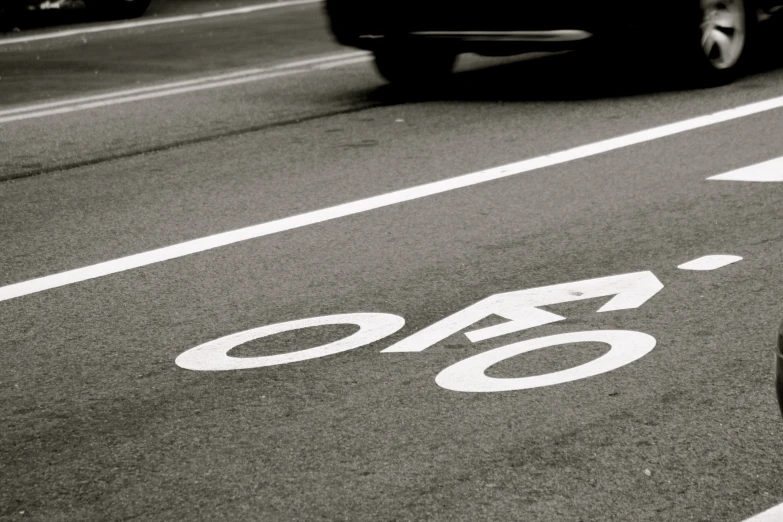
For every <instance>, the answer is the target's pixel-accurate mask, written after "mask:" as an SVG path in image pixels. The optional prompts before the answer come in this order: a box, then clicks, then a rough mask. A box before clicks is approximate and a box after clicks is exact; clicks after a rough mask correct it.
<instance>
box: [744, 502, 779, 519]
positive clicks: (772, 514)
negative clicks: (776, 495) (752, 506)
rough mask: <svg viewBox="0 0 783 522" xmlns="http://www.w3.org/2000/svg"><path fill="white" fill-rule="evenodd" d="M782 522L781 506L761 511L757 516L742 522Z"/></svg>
mask: <svg viewBox="0 0 783 522" xmlns="http://www.w3.org/2000/svg"><path fill="white" fill-rule="evenodd" d="M781 520H783V504H778V505H777V506H775V507H773V508H770V509H768V510H766V511H762V512H761V513H759V514H758V515H755V516H752V517H750V518H748V519H746V520H744V521H743V522H780V521H781Z"/></svg>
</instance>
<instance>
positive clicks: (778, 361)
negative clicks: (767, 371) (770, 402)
mask: <svg viewBox="0 0 783 522" xmlns="http://www.w3.org/2000/svg"><path fill="white" fill-rule="evenodd" d="M775 354H776V357H775V388H776V389H777V391H778V404H779V405H780V413H781V415H783V323H781V325H780V330H779V332H778V346H777V350H775Z"/></svg>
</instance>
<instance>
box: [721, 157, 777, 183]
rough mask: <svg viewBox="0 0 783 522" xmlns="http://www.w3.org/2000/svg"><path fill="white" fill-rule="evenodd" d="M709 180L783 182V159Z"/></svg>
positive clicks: (744, 168) (726, 173)
mask: <svg viewBox="0 0 783 522" xmlns="http://www.w3.org/2000/svg"><path fill="white" fill-rule="evenodd" d="M707 179H714V180H725V181H756V182H766V183H775V182H777V183H780V182H783V158H776V159H773V160H769V161H765V162H764V163H757V164H756V165H751V166H749V167H743V168H741V169H737V170H732V171H730V172H725V173H723V174H718V175H717V176H711V177H709V178H707Z"/></svg>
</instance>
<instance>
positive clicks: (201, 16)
mask: <svg viewBox="0 0 783 522" xmlns="http://www.w3.org/2000/svg"><path fill="white" fill-rule="evenodd" d="M320 2H321V0H287V1H284V2H270V3H264V4H256V5H249V6H245V7H238V8H234V9H222V10H220V11H209V12H206V13H197V14H191V15H180V16H167V17H163V18H147V19H143V20H137V21H133V22H122V23H117V24H108V25H99V26H92V27H82V28H79V29H69V30H67V31H57V32H56V33H44V34H34V35H29V36H17V37H14V38H0V46H1V45H12V44H20V43H29V42H37V41H40V40H52V39H55V38H65V37H67V36H79V35H84V34H92V33H104V32H108V31H121V30H123V29H135V28H137V27H149V26H152V25H164V24H174V23H179V22H189V21H192V20H205V19H208V18H217V17H221V16H231V15H239V14H249V13H254V12H256V11H265V10H267V9H278V8H280V7H292V6H297V5H306V4H317V3H320Z"/></svg>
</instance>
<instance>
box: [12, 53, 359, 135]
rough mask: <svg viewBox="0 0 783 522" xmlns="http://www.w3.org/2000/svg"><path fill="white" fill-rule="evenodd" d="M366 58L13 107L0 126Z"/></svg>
mask: <svg viewBox="0 0 783 522" xmlns="http://www.w3.org/2000/svg"><path fill="white" fill-rule="evenodd" d="M369 59H370V57H369V53H366V52H364V51H361V52H349V53H340V54H335V55H330V56H325V57H321V58H313V59H310V60H299V61H296V62H289V63H286V64H281V65H276V66H273V67H267V68H255V69H245V70H243V71H237V72H233V73H227V74H220V75H215V76H207V77H203V78H196V79H192V80H184V81H180V82H173V83H166V84H161V85H152V86H149V87H139V88H137V89H126V90H122V91H115V92H111V93H106V94H97V95H92V96H84V97H81V98H71V99H67V100H60V101H56V102H48V103H40V104H35V105H27V106H24V107H16V108H13V109H6V110H4V111H0V123H9V122H14V121H21V120H29V119H33V118H42V117H44V116H53V115H56V114H64V113H68V112H76V111H83V110H86V109H94V108H96V107H106V106H109V105H118V104H121V103H129V102H134V101H139V100H149V99H152V98H162V97H164V96H172V95H175V94H183V93H188V92H195V91H203V90H207V89H215V88H217V87H227V86H230V85H238V84H242V83H250V82H257V81H260V80H267V79H269V78H277V77H280V76H290V75H293V74H301V73H306V72H310V71H314V70H324V69H332V68H336V67H344V66H347V65H352V64H355V63H361V62H366V61H368V60H369Z"/></svg>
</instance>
